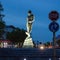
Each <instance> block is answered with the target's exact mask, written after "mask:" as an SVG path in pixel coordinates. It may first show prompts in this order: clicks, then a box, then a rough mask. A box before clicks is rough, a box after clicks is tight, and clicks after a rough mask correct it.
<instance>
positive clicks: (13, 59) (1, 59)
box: [0, 56, 60, 60]
mask: <svg viewBox="0 0 60 60" xmlns="http://www.w3.org/2000/svg"><path fill="white" fill-rule="evenodd" d="M0 60H54V58H53V57H50V58H49V57H25V56H24V57H21V56H0ZM56 60H60V58H58V57H56Z"/></svg>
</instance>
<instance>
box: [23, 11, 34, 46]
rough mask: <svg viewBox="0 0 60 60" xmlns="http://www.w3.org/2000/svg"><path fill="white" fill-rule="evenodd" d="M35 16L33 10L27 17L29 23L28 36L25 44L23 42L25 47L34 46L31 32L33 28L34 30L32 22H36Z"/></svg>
mask: <svg viewBox="0 0 60 60" xmlns="http://www.w3.org/2000/svg"><path fill="white" fill-rule="evenodd" d="M33 19H34V16H33V14H32V12H31V11H28V17H27V24H26V27H27V32H26V34H27V37H26V39H25V41H24V44H23V47H33V46H34V45H33V41H32V38H31V36H30V33H31V30H32V24H33V22H34V20H33Z"/></svg>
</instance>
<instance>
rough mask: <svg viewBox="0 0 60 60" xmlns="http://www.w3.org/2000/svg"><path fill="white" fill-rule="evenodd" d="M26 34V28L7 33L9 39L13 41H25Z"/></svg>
mask: <svg viewBox="0 0 60 60" xmlns="http://www.w3.org/2000/svg"><path fill="white" fill-rule="evenodd" d="M26 36H27V35H26V34H25V30H23V29H19V28H16V29H15V30H13V31H12V32H8V33H7V39H9V40H11V41H12V42H13V43H21V42H22V43H23V42H24V40H25V38H26Z"/></svg>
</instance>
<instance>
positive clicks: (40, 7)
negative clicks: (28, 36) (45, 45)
mask: <svg viewBox="0 0 60 60" xmlns="http://www.w3.org/2000/svg"><path fill="white" fill-rule="evenodd" d="M0 1H1V3H2V5H3V7H4V12H3V13H4V14H5V17H4V19H3V20H4V21H5V22H6V24H7V25H14V26H15V27H19V28H21V29H25V30H26V18H27V12H28V10H31V11H32V13H33V14H34V16H35V21H34V23H33V28H32V38H33V40H34V41H37V40H38V41H40V42H47V41H52V37H53V36H52V32H50V31H49V29H48V25H49V24H50V23H51V20H50V19H49V18H48V14H49V13H50V12H51V11H52V10H56V11H58V12H59V13H60V0H0ZM57 22H58V23H59V24H60V18H59V19H58V21H57ZM57 35H60V30H59V31H58V32H56V36H57Z"/></svg>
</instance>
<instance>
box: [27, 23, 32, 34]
mask: <svg viewBox="0 0 60 60" xmlns="http://www.w3.org/2000/svg"><path fill="white" fill-rule="evenodd" d="M28 26H29V33H30V32H31V29H32V23H28Z"/></svg>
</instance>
